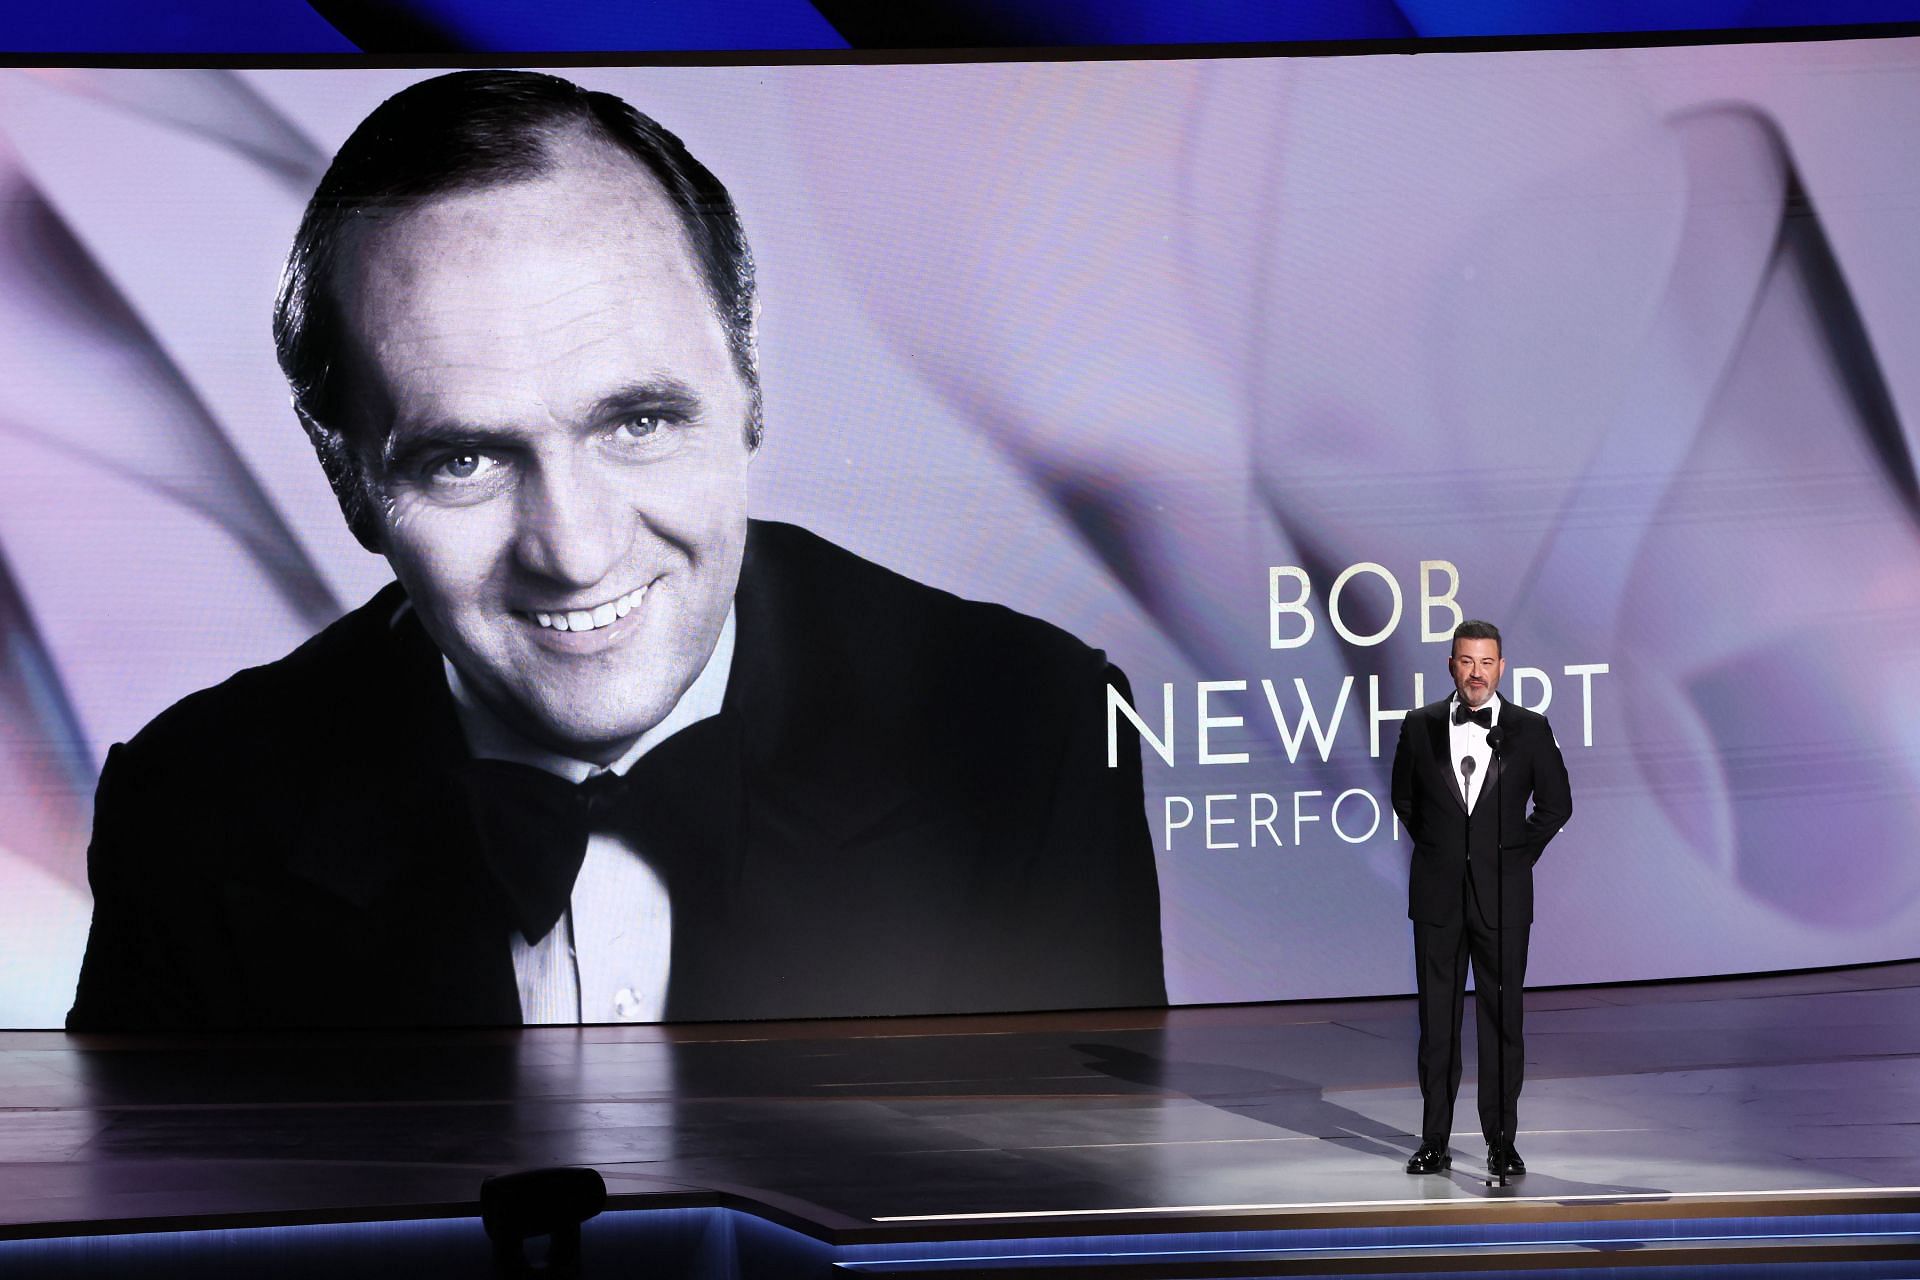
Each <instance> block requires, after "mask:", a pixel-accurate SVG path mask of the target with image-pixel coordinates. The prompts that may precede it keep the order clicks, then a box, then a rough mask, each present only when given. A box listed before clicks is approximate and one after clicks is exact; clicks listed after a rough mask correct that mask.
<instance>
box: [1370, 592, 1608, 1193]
mask: <svg viewBox="0 0 1920 1280" xmlns="http://www.w3.org/2000/svg"><path fill="white" fill-rule="evenodd" d="M1447 668H1448V671H1449V673H1450V674H1451V675H1452V677H1453V687H1454V693H1453V696H1452V697H1449V698H1443V699H1441V700H1440V701H1439V702H1433V703H1429V704H1428V705H1426V706H1424V707H1420V708H1417V709H1416V710H1413V711H1409V712H1408V713H1407V718H1406V720H1405V722H1403V723H1402V724H1401V726H1400V744H1399V746H1398V747H1397V748H1396V749H1395V750H1394V753H1393V808H1394V811H1395V812H1396V813H1398V814H1399V815H1400V822H1401V825H1403V826H1404V827H1406V829H1407V834H1408V835H1410V836H1411V837H1412V838H1413V868H1412V873H1411V875H1410V877H1409V881H1408V907H1407V915H1408V916H1409V917H1410V918H1411V919H1412V920H1413V959H1414V969H1415V972H1416V974H1417V979H1416V980H1417V982H1418V984H1419V1000H1420V1057H1419V1067H1420V1096H1421V1099H1422V1101H1423V1103H1424V1114H1423V1116H1422V1118H1421V1128H1420V1149H1419V1150H1418V1151H1416V1152H1414V1154H1413V1158H1412V1159H1411V1160H1409V1161H1407V1172H1408V1173H1439V1172H1440V1171H1441V1170H1443V1169H1446V1168H1448V1167H1449V1166H1451V1165H1452V1163H1453V1159H1452V1157H1451V1156H1449V1155H1448V1154H1447V1143H1448V1140H1449V1138H1450V1137H1451V1136H1452V1133H1453V1099H1454V1095H1455V1094H1456V1093H1458V1092H1459V1089H1460V1021H1461V1012H1462V1009H1461V1006H1462V1002H1463V1001H1464V999H1465V995H1466V982H1467V961H1468V960H1469V958H1471V960H1472V962H1473V984H1474V990H1475V992H1476V993H1477V995H1478V998H1477V999H1476V1001H1475V1005H1476V1007H1477V1010H1478V1017H1477V1022H1478V1024H1479V1050H1480V1131H1481V1132H1482V1133H1483V1134H1484V1135H1486V1140H1487V1171H1488V1173H1490V1174H1494V1175H1505V1176H1515V1175H1518V1174H1522V1173H1525V1172H1526V1171H1527V1166H1526V1164H1525V1163H1524V1162H1523V1161H1522V1160H1521V1159H1520V1153H1519V1152H1518V1151H1516V1150H1514V1146H1513V1140H1514V1132H1515V1130H1516V1128H1517V1127H1518V1126H1517V1122H1516V1117H1517V1108H1518V1103H1519V1099H1520V1082H1521V1077H1522V1074H1523V1068H1524V1065H1525V1052H1524V1050H1523V1047H1522V1043H1521V1018H1522V1014H1523V1009H1522V1001H1521V995H1520V993H1521V990H1522V988H1523V987H1524V986H1525V984H1526V976H1527V933H1528V930H1529V927H1530V926H1531V925H1532V923H1533V864H1534V863H1536V862H1538V861H1539V860H1540V854H1541V853H1542V851H1544V850H1545V849H1546V847H1547V841H1549V840H1551V839H1553V837H1554V834H1555V833H1556V832H1558V831H1559V830H1560V828H1561V827H1563V826H1565V825H1566V822H1567V819H1568V818H1569V817H1571V816H1572V814H1573V794H1572V791H1571V789H1570V787H1569V786H1568V783H1567V766H1566V762H1565V761H1564V760H1562V759H1561V757H1560V748H1559V746H1558V744H1556V743H1555V742H1554V740H1553V729H1552V727H1551V726H1549V725H1548V723H1547V718H1546V717H1545V716H1543V715H1540V714H1539V713H1537V712H1533V711H1529V710H1527V709H1526V708H1525V707H1521V706H1516V705H1515V704H1513V703H1510V702H1506V701H1504V700H1503V699H1502V698H1501V697H1500V695H1499V694H1498V693H1496V692H1494V690H1495V688H1496V687H1497V686H1498V685H1499V683H1500V677H1501V676H1502V675H1503V674H1505V672H1506V669H1507V664H1506V660H1505V658H1504V657H1503V656H1502V654H1501V651H1500V629H1499V628H1498V627H1496V626H1494V625H1493V624H1492V623H1490V622H1478V621H1468V622H1462V623H1461V624H1460V625H1459V626H1458V627H1456V628H1455V629H1454V632H1453V647H1452V650H1451V653H1450V656H1449V657H1448V660H1447ZM1489 793H1491V795H1492V797H1493V799H1485V798H1486V797H1487V796H1488V795H1489ZM1529 796H1531V797H1532V798H1533V811H1532V812H1531V813H1529V812H1528V811H1527V798H1528V797H1529ZM1483 801H1484V802H1483ZM1496 1055H1497V1056H1496ZM1503 1077H1504V1079H1503ZM1503 1083H1504V1086H1505V1088H1504V1096H1502V1095H1503V1090H1502V1087H1501V1086H1502V1084H1503Z"/></svg>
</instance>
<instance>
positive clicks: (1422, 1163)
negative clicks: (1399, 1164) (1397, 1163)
mask: <svg viewBox="0 0 1920 1280" xmlns="http://www.w3.org/2000/svg"><path fill="white" fill-rule="evenodd" d="M1452 1167H1453V1157H1452V1156H1450V1155H1448V1154H1447V1149H1446V1148H1445V1147H1436V1146H1434V1145H1433V1144H1432V1143H1431V1142H1423V1143H1421V1144H1420V1149H1419V1150H1418V1151H1416V1152H1414V1153H1413V1159H1411V1160H1409V1161H1407V1172H1408V1173H1440V1172H1441V1171H1443V1170H1446V1169H1451V1168H1452Z"/></svg>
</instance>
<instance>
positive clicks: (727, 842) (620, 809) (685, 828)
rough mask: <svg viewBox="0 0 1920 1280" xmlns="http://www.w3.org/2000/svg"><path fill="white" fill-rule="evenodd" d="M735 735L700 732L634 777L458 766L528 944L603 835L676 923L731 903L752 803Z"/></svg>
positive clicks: (687, 732) (481, 845)
mask: <svg viewBox="0 0 1920 1280" xmlns="http://www.w3.org/2000/svg"><path fill="white" fill-rule="evenodd" d="M731 735H732V730H731V729H730V728H729V727H727V726H726V725H725V724H724V722H723V717H719V716H716V717H713V718H711V719H708V720H704V721H701V722H700V723H699V724H696V725H692V726H689V727H688V728H686V729H683V730H682V731H681V732H679V733H677V734H675V735H674V736H673V738H672V739H670V740H669V741H667V742H663V743H661V744H660V745H659V746H658V747H656V748H655V749H654V750H652V751H649V752H648V753H647V754H646V755H644V756H642V757H641V758H640V759H639V760H638V761H637V762H635V764H634V766H633V768H631V769H629V770H628V771H627V774H626V776H625V777H620V776H618V775H616V774H613V773H602V774H598V775H596V776H594V777H591V778H588V779H587V780H586V781H585V782H580V783H574V782H569V781H568V780H567V779H565V778H561V777H557V776H556V775H554V774H551V773H548V772H547V771H546V770H544V769H536V768H534V767H532V766H531V765H524V764H513V763H510V762H508V761H505V760H465V761H462V762H461V763H460V765H459V766H458V767H457V769H456V777H457V779H458V783H459V789H460V791H461V793H462V796H463V798H464V800H465V802H466V805H467V808H468V811H469V813H470V815H471V820H472V830H473V833H474V837H473V838H474V841H475V843H476V844H477V845H478V852H479V855H480V858H481V860H482V861H483V863H484V864H485V866H486V868H487V870H488V871H490V872H491V873H492V874H493V878H494V881H495V882H496V883H497V884H498V885H499V886H500V888H501V890H502V892H503V894H504V896H505V898H506V903H507V907H508V910H509V911H510V912H511V914H512V918H513V923H514V926H515V927H516V928H518V929H519V930H520V932H521V934H522V935H523V936H524V937H525V938H526V939H527V941H528V942H538V941H539V940H540V939H542V938H544V937H546V936H547V934H548V933H550V932H552V930H553V926H554V923H555V922H556V921H558V920H559V919H560V917H561V915H562V914H563V913H564V912H565V911H566V909H567V905H568V903H569V902H571V901H572V898H573V882H574V881H575V880H577V879H578V878H579V876H580V866H581V864H582V863H583V862H585V861H586V856H587V841H588V839H589V838H590V837H591V836H592V835H593V834H594V833H595V832H612V833H615V834H617V835H619V836H620V837H621V838H622V839H624V840H625V841H626V842H627V843H628V845H629V846H630V847H631V848H633V849H634V850H635V851H636V852H644V854H645V856H646V860H647V865H648V866H649V867H650V868H651V869H652V870H653V871H654V873H655V874H657V875H658V876H660V878H661V880H662V881H663V882H664V883H665V885H666V888H667V892H668V894H669V895H670V897H671V899H672V901H673V904H674V915H675V918H676V919H681V918H684V919H688V920H695V919H702V920H704V919H707V918H708V917H709V916H710V915H711V914H712V913H714V912H717V911H719V910H720V909H721V908H722V906H723V904H724V900H725V898H726V896H727V888H726V886H727V884H728V883H729V882H730V880H731V878H732V876H733V874H734V868H733V866H732V860H733V857H734V853H735V851H736V850H737V849H738V847H739V843H740V840H741V838H742V837H741V822H742V816H741V815H742V813H743V811H744V805H743V803H742V801H741V798H740V796H739V794H738V793H739V783H738V778H739V764H738V763H737V760H736V758H735V757H734V756H733V755H732V754H731V753H732V752H733V751H734V750H735V747H734V745H733V743H732V740H731Z"/></svg>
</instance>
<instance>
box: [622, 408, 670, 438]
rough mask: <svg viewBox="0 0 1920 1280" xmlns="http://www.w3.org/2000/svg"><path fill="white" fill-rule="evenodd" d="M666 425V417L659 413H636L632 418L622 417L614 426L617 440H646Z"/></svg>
mask: <svg viewBox="0 0 1920 1280" xmlns="http://www.w3.org/2000/svg"><path fill="white" fill-rule="evenodd" d="M666 425H667V421H666V419H665V418H663V417H661V416H660V415H658V414H652V413H636V414H634V415H633V416H632V417H630V418H622V419H621V420H620V422H619V423H618V424H617V425H616V426H615V427H614V429H613V435H614V438H615V439H616V440H622V441H635V440H645V439H647V438H648V437H649V436H653V435H657V434H658V433H659V432H660V431H661V430H663V429H664V428H665V427H666Z"/></svg>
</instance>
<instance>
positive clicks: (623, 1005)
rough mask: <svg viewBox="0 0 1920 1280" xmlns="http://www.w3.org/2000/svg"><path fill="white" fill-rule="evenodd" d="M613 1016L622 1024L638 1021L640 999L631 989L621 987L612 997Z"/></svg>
mask: <svg viewBox="0 0 1920 1280" xmlns="http://www.w3.org/2000/svg"><path fill="white" fill-rule="evenodd" d="M613 1015H614V1016H615V1017H616V1018H618V1019H620V1021H622V1022H638V1021H639V1020H640V997H639V996H637V995H635V994H634V992H633V988H632V987H622V988H620V990H619V992H618V993H617V994H615V996H614V997H613Z"/></svg>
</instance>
